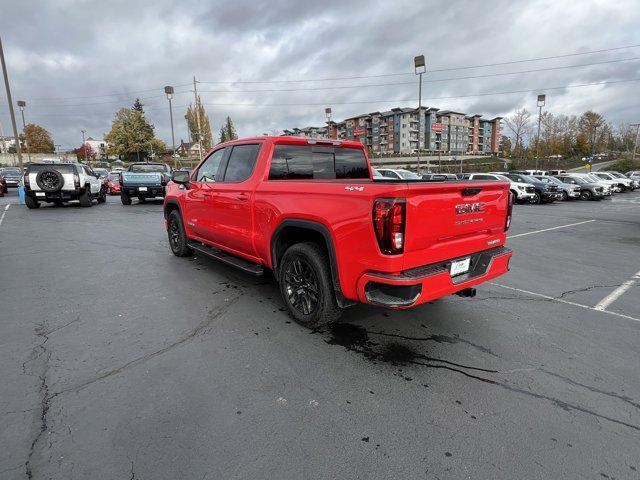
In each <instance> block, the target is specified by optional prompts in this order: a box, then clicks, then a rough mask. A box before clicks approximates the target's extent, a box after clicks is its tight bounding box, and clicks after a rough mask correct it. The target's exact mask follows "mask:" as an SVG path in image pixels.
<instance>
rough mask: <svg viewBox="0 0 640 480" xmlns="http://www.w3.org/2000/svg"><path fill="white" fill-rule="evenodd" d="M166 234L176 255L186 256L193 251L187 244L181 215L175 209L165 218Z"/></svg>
mask: <svg viewBox="0 0 640 480" xmlns="http://www.w3.org/2000/svg"><path fill="white" fill-rule="evenodd" d="M167 235H168V236H169V246H170V247H171V251H172V252H173V254H174V255H175V256H177V257H186V256H188V255H191V254H192V253H193V250H191V247H189V245H187V234H186V232H185V231H184V226H183V225H182V217H181V216H180V213H178V212H177V211H172V212H171V213H170V214H169V218H168V219H167Z"/></svg>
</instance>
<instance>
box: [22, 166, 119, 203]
mask: <svg viewBox="0 0 640 480" xmlns="http://www.w3.org/2000/svg"><path fill="white" fill-rule="evenodd" d="M24 194H25V203H26V204H27V207H28V208H39V207H40V202H48V203H55V204H56V205H61V204H62V203H63V202H68V201H70V200H79V201H80V205H81V206H82V207H90V206H91V202H92V201H93V200H94V199H96V200H97V201H98V203H104V202H105V201H106V200H107V192H106V188H105V186H104V184H103V182H102V181H101V180H100V179H99V178H98V175H96V174H95V173H94V172H93V170H91V168H90V167H88V166H87V165H83V164H81V163H60V164H57V165H51V164H47V163H34V164H31V165H29V166H28V167H27V171H26V172H25V174H24Z"/></svg>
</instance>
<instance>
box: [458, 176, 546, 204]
mask: <svg viewBox="0 0 640 480" xmlns="http://www.w3.org/2000/svg"><path fill="white" fill-rule="evenodd" d="M463 178H465V179H468V180H496V181H500V182H509V190H511V191H512V192H513V194H514V195H515V196H516V202H518V203H524V202H532V201H533V199H534V198H536V189H535V187H534V186H533V185H531V184H530V183H521V182H514V181H513V180H511V179H510V178H508V177H505V176H504V175H501V174H499V173H469V174H464V175H463Z"/></svg>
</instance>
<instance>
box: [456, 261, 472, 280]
mask: <svg viewBox="0 0 640 480" xmlns="http://www.w3.org/2000/svg"><path fill="white" fill-rule="evenodd" d="M469 265H471V257H467V258H464V259H462V260H457V261H455V262H451V276H452V277H455V276H456V275H460V274H461V273H467V272H468V271H469Z"/></svg>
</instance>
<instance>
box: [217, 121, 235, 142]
mask: <svg viewBox="0 0 640 480" xmlns="http://www.w3.org/2000/svg"><path fill="white" fill-rule="evenodd" d="M237 139H238V134H237V133H236V128H235V127H234V126H233V121H232V120H231V117H229V116H227V119H226V121H225V122H224V125H223V126H222V128H220V142H219V143H223V142H228V141H229V140H237Z"/></svg>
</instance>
